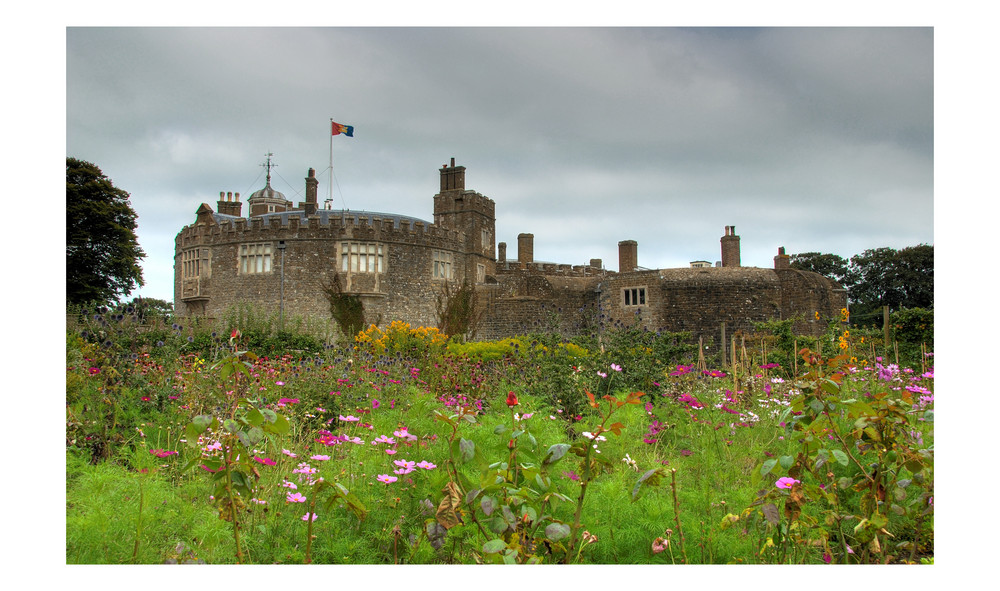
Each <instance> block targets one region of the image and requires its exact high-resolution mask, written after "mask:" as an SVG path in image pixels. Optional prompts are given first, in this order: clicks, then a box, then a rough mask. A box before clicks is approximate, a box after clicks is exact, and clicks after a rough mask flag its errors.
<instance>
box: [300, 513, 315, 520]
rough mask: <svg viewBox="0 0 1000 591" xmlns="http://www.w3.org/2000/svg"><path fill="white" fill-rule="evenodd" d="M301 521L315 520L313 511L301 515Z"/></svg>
mask: <svg viewBox="0 0 1000 591" xmlns="http://www.w3.org/2000/svg"><path fill="white" fill-rule="evenodd" d="M302 521H316V514H315V513H306V514H305V515H303V516H302Z"/></svg>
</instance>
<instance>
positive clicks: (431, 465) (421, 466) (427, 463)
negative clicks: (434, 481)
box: [417, 460, 437, 470]
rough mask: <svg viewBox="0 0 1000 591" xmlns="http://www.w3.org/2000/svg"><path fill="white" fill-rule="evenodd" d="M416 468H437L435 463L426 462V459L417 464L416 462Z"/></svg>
mask: <svg viewBox="0 0 1000 591" xmlns="http://www.w3.org/2000/svg"><path fill="white" fill-rule="evenodd" d="M417 468H423V469H424V470H433V469H434V468H437V466H436V465H435V464H432V463H430V462H428V461H427V460H424V461H422V462H420V463H419V464H417Z"/></svg>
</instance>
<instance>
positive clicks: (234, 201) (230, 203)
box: [218, 191, 243, 217]
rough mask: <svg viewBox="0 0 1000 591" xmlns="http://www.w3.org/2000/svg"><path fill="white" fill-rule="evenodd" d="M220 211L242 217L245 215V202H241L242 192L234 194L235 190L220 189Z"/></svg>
mask: <svg viewBox="0 0 1000 591" xmlns="http://www.w3.org/2000/svg"><path fill="white" fill-rule="evenodd" d="M218 205H219V208H218V209H219V213H222V214H225V215H234V216H236V217H240V216H242V215H243V204H242V203H240V194H239V193H236V196H235V197H234V196H233V192H232V191H229V192H228V193H227V192H225V191H219V203H218Z"/></svg>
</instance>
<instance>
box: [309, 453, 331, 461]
mask: <svg viewBox="0 0 1000 591" xmlns="http://www.w3.org/2000/svg"><path fill="white" fill-rule="evenodd" d="M309 459H310V460H316V461H318V462H325V461H327V460H329V459H330V456H324V455H321V454H316V455H314V456H309Z"/></svg>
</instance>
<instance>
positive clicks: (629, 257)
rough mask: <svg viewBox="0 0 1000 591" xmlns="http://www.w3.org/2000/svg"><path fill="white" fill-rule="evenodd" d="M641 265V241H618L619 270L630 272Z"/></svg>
mask: <svg viewBox="0 0 1000 591" xmlns="http://www.w3.org/2000/svg"><path fill="white" fill-rule="evenodd" d="M638 266H639V243H638V242H636V241H635V240H622V241H621V242H619V243H618V272H619V273H629V272H632V271H635V269H636V267H638Z"/></svg>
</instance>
